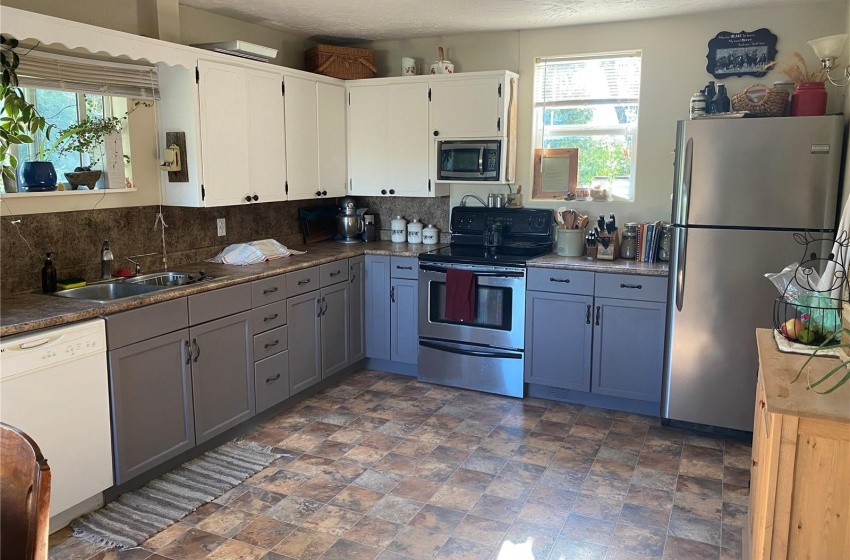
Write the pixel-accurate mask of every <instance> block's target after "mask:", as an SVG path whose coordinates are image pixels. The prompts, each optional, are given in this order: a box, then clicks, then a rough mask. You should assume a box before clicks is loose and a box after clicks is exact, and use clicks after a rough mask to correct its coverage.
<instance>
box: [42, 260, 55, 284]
mask: <svg viewBox="0 0 850 560" xmlns="http://www.w3.org/2000/svg"><path fill="white" fill-rule="evenodd" d="M41 291H42V292H44V293H45V294H52V293H53V292H55V291H56V267H55V266H53V259H51V258H50V253H47V258H46V259H44V266H43V267H42V268H41Z"/></svg>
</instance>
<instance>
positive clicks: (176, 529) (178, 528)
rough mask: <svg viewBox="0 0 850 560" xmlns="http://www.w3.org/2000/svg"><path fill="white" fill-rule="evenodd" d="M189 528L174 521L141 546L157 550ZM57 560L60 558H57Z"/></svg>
mask: <svg viewBox="0 0 850 560" xmlns="http://www.w3.org/2000/svg"><path fill="white" fill-rule="evenodd" d="M189 529H191V527H190V526H189V525H184V524H183V523H175V524H174V525H171V526H170V527H166V528H165V529H163V530H162V531H160V532H159V533H155V534H154V535H152V536H151V537H150V538H149V539H148V540H146V541H145V542H143V543H142V548H144V549H145V550H153V551H154V552H156V551H159V550H160V549H162V548H165V547H166V546H168V545H169V544H171V543H172V542H174V540H175V539H176V538H177V537H179V536H181V535H183V534H185V533H186V531H188V530H189ZM79 542H82V541H79ZM52 557H53V551H51V560H52ZM57 560H60V559H59V558H57Z"/></svg>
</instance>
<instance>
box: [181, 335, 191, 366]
mask: <svg viewBox="0 0 850 560" xmlns="http://www.w3.org/2000/svg"><path fill="white" fill-rule="evenodd" d="M183 344H185V345H186V365H187V366H188V365H189V364H190V363H192V346H191V344H189V341H188V340H184V341H183Z"/></svg>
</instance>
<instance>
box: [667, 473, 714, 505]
mask: <svg viewBox="0 0 850 560" xmlns="http://www.w3.org/2000/svg"><path fill="white" fill-rule="evenodd" d="M676 491H677V492H682V493H685V494H693V495H695V496H700V497H703V498H715V499H718V500H719V499H720V498H721V497H722V493H723V485H722V483H721V482H720V481H718V480H710V479H707V478H698V477H693V476H679V479H678V481H677V482H676Z"/></svg>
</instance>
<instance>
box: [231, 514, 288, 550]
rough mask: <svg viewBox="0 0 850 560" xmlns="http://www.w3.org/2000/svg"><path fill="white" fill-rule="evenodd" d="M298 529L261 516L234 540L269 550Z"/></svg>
mask: <svg viewBox="0 0 850 560" xmlns="http://www.w3.org/2000/svg"><path fill="white" fill-rule="evenodd" d="M296 528H297V527H296V526H295V525H291V524H289V523H284V522H282V521H277V520H275V519H270V518H268V517H262V516H261V517H258V518H257V519H255V520H254V521H252V522H251V524H250V525H248V526H247V527H245V528H244V529H242V530H241V531H240V532H239V533H237V534H236V536H234V537H233V538H234V539H236V540H238V541H242V542H246V543H248V544H252V545H254V546H258V547H260V548H266V549H269V548H274V546H275V545H276V544H277V543H279V542H280V541H282V540H283V539H284V538H285V537H286V536H287V535H289V534H290V533H292V531H294V530H295V529H296Z"/></svg>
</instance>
